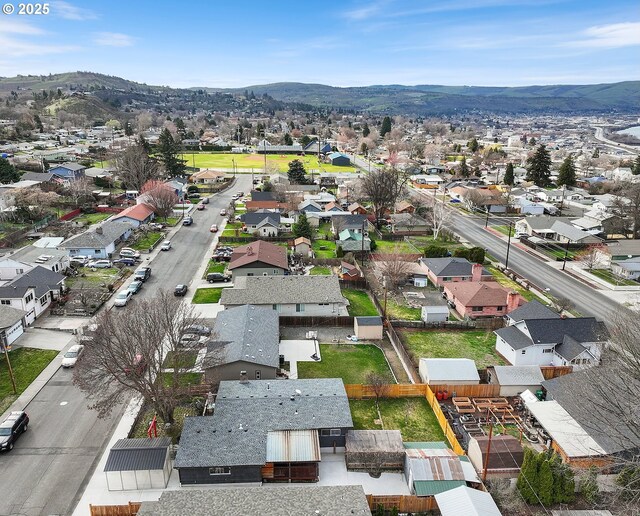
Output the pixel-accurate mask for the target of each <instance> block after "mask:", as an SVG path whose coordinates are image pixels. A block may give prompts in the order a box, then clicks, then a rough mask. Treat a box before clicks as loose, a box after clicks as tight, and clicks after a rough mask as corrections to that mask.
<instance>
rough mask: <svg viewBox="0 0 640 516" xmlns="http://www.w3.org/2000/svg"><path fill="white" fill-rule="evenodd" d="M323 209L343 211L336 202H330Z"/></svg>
mask: <svg viewBox="0 0 640 516" xmlns="http://www.w3.org/2000/svg"><path fill="white" fill-rule="evenodd" d="M324 211H334V212H336V211H343V210H342V208H341V207H340V205H339V204H338V203H336V202H330V203H329V204H327V205H326V206H325V207H324Z"/></svg>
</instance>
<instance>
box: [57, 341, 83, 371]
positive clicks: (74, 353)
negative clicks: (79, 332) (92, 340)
mask: <svg viewBox="0 0 640 516" xmlns="http://www.w3.org/2000/svg"><path fill="white" fill-rule="evenodd" d="M83 349H84V346H83V345H82V344H75V345H73V346H71V347H70V348H69V349H68V350H67V352H66V353H65V354H64V356H63V357H62V367H73V366H74V365H76V361H77V360H78V357H79V356H80V355H81V353H82V350H83Z"/></svg>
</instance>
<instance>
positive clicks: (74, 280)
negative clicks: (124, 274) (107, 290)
mask: <svg viewBox="0 0 640 516" xmlns="http://www.w3.org/2000/svg"><path fill="white" fill-rule="evenodd" d="M78 272H79V274H80V275H79V276H72V277H70V278H67V279H66V281H65V285H66V286H67V287H69V288H99V287H101V286H102V285H109V284H111V283H113V282H114V281H115V280H116V278H117V277H118V269H116V268H115V267H111V268H109V269H96V270H95V271H93V270H91V269H90V268H88V267H81V268H80V269H78Z"/></svg>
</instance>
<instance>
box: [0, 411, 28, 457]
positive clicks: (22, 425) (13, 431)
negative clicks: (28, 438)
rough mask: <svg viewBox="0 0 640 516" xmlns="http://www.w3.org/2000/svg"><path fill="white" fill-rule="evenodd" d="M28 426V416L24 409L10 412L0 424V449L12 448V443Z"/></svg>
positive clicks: (7, 449)
mask: <svg viewBox="0 0 640 516" xmlns="http://www.w3.org/2000/svg"><path fill="white" fill-rule="evenodd" d="M28 426H29V416H28V415H27V413H26V412H24V411H17V412H11V413H10V414H9V415H8V416H7V419H5V420H4V421H3V422H2V423H1V424H0V450H2V451H9V450H13V445H14V443H15V442H16V441H17V440H18V437H20V436H21V435H22V434H23V433H25V432H26V431H27V427H28Z"/></svg>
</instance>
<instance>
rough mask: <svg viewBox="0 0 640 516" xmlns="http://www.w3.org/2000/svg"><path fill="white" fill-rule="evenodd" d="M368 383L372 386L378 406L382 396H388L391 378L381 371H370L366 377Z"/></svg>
mask: <svg viewBox="0 0 640 516" xmlns="http://www.w3.org/2000/svg"><path fill="white" fill-rule="evenodd" d="M365 380H366V382H367V385H370V386H371V390H372V391H373V394H374V396H375V397H376V408H377V407H378V402H379V401H380V399H381V398H386V397H387V396H388V394H389V380H388V379H387V378H385V377H384V376H383V375H381V374H380V373H374V372H371V373H369V374H368V375H367V376H366V378H365Z"/></svg>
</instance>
